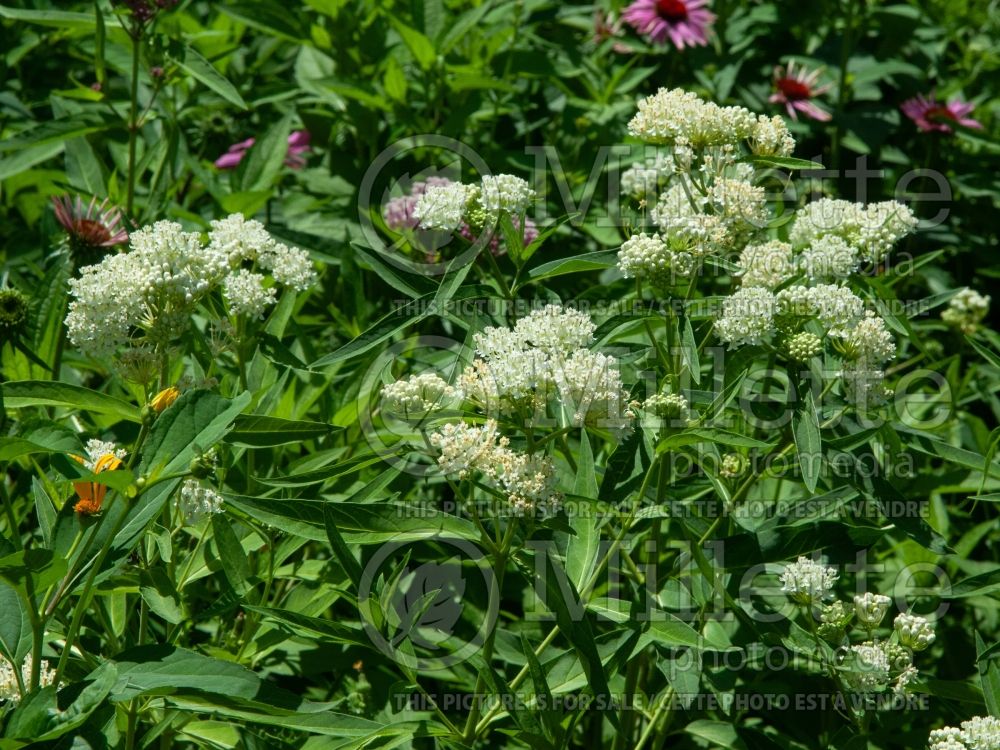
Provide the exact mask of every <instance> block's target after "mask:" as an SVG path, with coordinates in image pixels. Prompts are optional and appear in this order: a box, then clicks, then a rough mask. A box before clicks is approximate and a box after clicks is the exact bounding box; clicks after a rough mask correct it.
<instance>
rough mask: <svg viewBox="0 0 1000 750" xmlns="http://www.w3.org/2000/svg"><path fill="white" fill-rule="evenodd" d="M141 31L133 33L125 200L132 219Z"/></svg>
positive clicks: (137, 128) (137, 126) (127, 211)
mask: <svg viewBox="0 0 1000 750" xmlns="http://www.w3.org/2000/svg"><path fill="white" fill-rule="evenodd" d="M140 42H141V32H138V31H137V32H135V33H134V34H133V35H132V81H131V89H130V91H129V97H130V102H129V115H128V193H127V196H126V202H125V213H126V214H127V215H128V217H129V218H130V219H132V218H134V214H133V211H134V209H135V177H136V166H137V165H136V161H135V147H136V141H137V140H138V136H139V122H138V117H139V51H140V49H141V46H140Z"/></svg>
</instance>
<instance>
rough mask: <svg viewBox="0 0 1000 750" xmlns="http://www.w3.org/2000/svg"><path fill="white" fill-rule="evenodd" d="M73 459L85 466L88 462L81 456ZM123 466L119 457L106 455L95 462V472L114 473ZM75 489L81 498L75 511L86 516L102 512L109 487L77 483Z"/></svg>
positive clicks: (111, 454)
mask: <svg viewBox="0 0 1000 750" xmlns="http://www.w3.org/2000/svg"><path fill="white" fill-rule="evenodd" d="M72 458H73V460H75V461H77V462H78V463H81V464H83V465H84V466H86V465H87V460H86V459H84V458H83V457H81V456H73V457H72ZM121 465H122V460H121V459H120V458H118V456H116V455H114V454H113V453H105V454H104V455H103V456H101V457H100V458H98V459H97V460H96V461H95V462H94V469H93V472H94V473H95V474H100V473H101V472H102V471H114V470H115V469H118V468H120V467H121ZM73 489H75V490H76V494H77V495H78V496H79V498H80V499H79V500H77V501H76V505H74V506H73V510H75V511H76V512H77V513H82V514H83V515H85V516H92V515H95V514H96V513H99V512H100V510H101V505H102V504H103V503H104V496H105V495H106V494H107V492H108V488H107V486H105V485H103V484H98V483H97V482H76V483H74V484H73Z"/></svg>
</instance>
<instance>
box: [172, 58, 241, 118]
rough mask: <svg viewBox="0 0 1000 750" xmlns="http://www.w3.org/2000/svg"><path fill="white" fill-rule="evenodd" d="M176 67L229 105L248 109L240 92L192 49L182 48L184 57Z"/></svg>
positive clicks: (178, 61)
mask: <svg viewBox="0 0 1000 750" xmlns="http://www.w3.org/2000/svg"><path fill="white" fill-rule="evenodd" d="M177 65H178V67H180V68H181V70H183V71H185V72H186V73H187V74H188V75H190V76H191V77H192V78H194V79H195V80H197V81H200V82H201V83H203V84H205V85H206V86H208V88H210V89H211V90H212V91H214V92H215V93H216V94H218V95H219V96H221V97H222V98H223V99H225V100H226V101H227V102H229V103H230V104H235V105H236V106H237V107H239V108H240V109H248V107H247V103H246V102H245V101H243V97H242V96H240V92H239V91H237V90H236V87H235V86H233V84H232V83H230V82H229V80H228V79H227V78H226V77H225V76H223V75H222V73H220V72H219V71H218V70H216V69H215V67H214V66H213V65H212V63H210V62H209V61H208V60H206V59H205V58H204V57H202V56H201V55H200V54H199V53H198V52H197V51H196V50H195V49H194V48H193V47H189V46H185V47H184V56H183V57H182V58H181V59H179V60H177Z"/></svg>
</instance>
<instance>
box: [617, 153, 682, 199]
mask: <svg viewBox="0 0 1000 750" xmlns="http://www.w3.org/2000/svg"><path fill="white" fill-rule="evenodd" d="M674 171H675V168H674V160H673V159H672V158H671V157H670V156H668V155H667V154H660V153H658V154H656V155H655V156H653V157H650V158H648V159H646V160H645V161H644V162H635V163H634V164H633V165H632V166H631V167H629V168H628V169H626V170H625V171H624V172H622V174H621V190H622V194H623V195H627V196H629V197H630V198H635V199H636V200H647V199H650V198H655V196H657V195H658V194H659V192H660V188H662V187H663V186H664V185H665V184H666V182H667V181H668V180H669V179H670V177H671V175H673V174H674Z"/></svg>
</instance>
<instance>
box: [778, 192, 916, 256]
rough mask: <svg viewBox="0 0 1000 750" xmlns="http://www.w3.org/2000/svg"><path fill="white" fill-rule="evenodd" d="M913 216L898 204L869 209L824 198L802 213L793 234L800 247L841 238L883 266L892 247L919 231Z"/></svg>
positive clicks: (808, 206) (793, 228) (797, 217)
mask: <svg viewBox="0 0 1000 750" xmlns="http://www.w3.org/2000/svg"><path fill="white" fill-rule="evenodd" d="M917 223H918V221H917V218H916V216H914V215H913V212H912V211H911V210H910V209H909V208H908V207H907V206H905V205H904V204H902V203H900V202H898V201H883V202H881V203H871V204H869V205H867V206H865V205H862V204H860V203H852V202H851V201H845V200H840V199H835V198H821V199H820V200H817V201H813V202H812V203H809V204H807V205H805V206H804V207H803V208H801V209H799V210H798V212H797V213H796V214H795V221H794V223H793V224H792V228H791V231H790V232H789V240H790V241H791V243H792V244H793V245H795V246H796V247H806V246H808V245H813V244H814V243H815V242H816V241H817V240H819V239H822V238H824V237H828V236H831V235H832V236H836V237H840V238H841V239H842V240H844V242H846V243H847V244H848V245H850V246H851V247H853V248H855V249H856V250H857V253H858V255H859V256H860V257H861V258H863V259H864V260H867V261H869V262H871V263H880V262H881V261H882V259H883V258H884V257H885V256H886V254H887V253H888V252H889V250H891V249H892V246H893V245H894V244H895V243H896V242H898V241H899V240H900V239H902V238H903V237H905V236H906V235H908V234H909V233H910V232H912V231H913V230H914V229H916V227H917Z"/></svg>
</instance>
